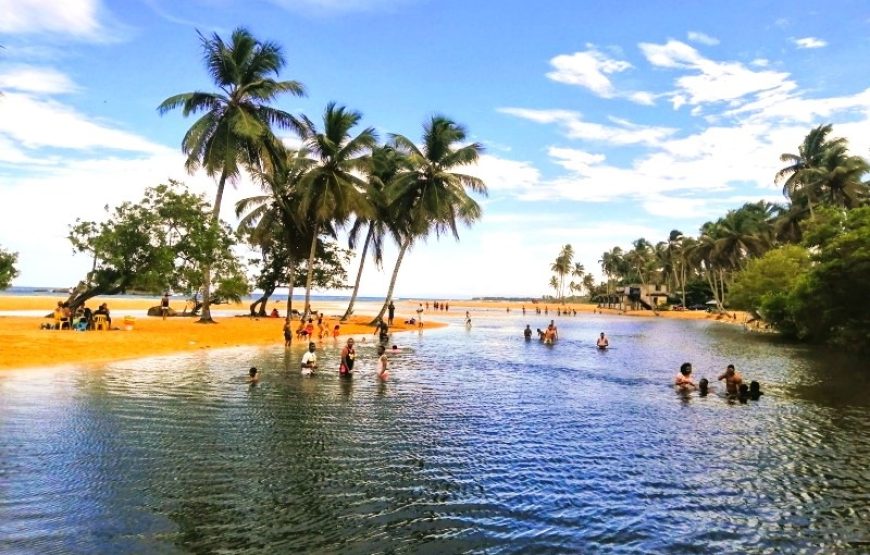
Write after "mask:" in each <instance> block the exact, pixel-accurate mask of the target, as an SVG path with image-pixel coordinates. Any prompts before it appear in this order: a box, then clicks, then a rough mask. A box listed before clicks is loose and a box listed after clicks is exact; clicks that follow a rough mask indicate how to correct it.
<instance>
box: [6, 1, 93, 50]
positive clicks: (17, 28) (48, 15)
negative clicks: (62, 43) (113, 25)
mask: <svg viewBox="0 0 870 555" xmlns="http://www.w3.org/2000/svg"><path fill="white" fill-rule="evenodd" d="M100 12H101V5H100V2H99V0H63V1H62V2H57V1H55V0H0V13H2V14H3V17H0V32H2V33H9V34H32V33H58V34H62V35H72V36H74V37H77V38H83V39H88V40H105V39H106V37H105V29H104V27H103V25H102V23H101V22H100V17H99V15H100Z"/></svg>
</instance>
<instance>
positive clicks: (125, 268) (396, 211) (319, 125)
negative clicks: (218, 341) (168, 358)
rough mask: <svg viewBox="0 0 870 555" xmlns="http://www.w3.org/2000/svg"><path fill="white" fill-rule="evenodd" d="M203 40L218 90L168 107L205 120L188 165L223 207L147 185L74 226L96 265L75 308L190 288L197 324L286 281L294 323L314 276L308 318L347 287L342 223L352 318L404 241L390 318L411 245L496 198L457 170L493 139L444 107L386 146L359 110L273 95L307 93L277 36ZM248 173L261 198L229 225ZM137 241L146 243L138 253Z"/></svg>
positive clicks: (165, 107)
mask: <svg viewBox="0 0 870 555" xmlns="http://www.w3.org/2000/svg"><path fill="white" fill-rule="evenodd" d="M199 37H200V42H201V45H202V51H203V62H204V64H205V66H206V68H207V70H208V72H209V75H210V77H211V79H212V81H213V82H214V84H215V86H216V90H215V91H214V92H202V91H194V92H187V93H182V94H177V95H174V96H171V97H169V98H167V99H166V100H164V101H163V102H162V103H161V104H160V105H159V106H158V112H159V113H160V114H166V113H168V112H171V111H173V110H177V109H180V110H181V113H182V115H183V116H185V117H187V116H194V115H196V116H198V117H197V119H196V120H195V121H194V122H193V124H192V125H191V127H190V128H189V129H188V130H187V132H186V133H185V135H184V137H183V138H182V142H181V148H182V151H183V152H184V154H185V155H186V156H187V159H186V162H185V165H186V168H187V170H188V171H189V172H190V173H193V172H196V171H198V170H202V171H204V172H205V173H206V174H207V175H209V176H210V177H212V178H213V179H215V180H216V184H217V191H216V195H215V198H214V202H213V203H212V204H209V203H208V202H207V201H206V200H205V199H204V198H203V197H202V196H197V195H192V194H191V193H189V192H188V191H187V190H186V188H184V187H183V186H182V185H181V184H179V183H169V184H165V185H160V186H157V187H154V188H150V189H148V190H147V191H146V196H145V199H143V201H142V202H140V203H138V204H132V203H127V204H125V205H122V206H121V207H119V208H118V209H116V210H115V212H114V213H113V214H112V215H111V217H110V218H109V219H108V220H107V221H106V222H103V223H101V224H98V223H96V222H81V221H77V222H76V224H75V225H74V226H73V227H72V230H71V233H70V240H71V241H72V243H73V246H74V249H76V250H77V251H79V252H86V253H89V254H90V255H91V256H93V259H94V263H93V268H92V270H91V271H90V272H89V274H88V276H87V279H86V280H83V282H82V284H81V287H80V288H79V291H78V293H77V294H76V295H74V296H73V298H72V300H71V304H73V305H75V304H78V303H81V302H83V301H84V300H86V299H87V298H90V297H92V296H95V295H97V294H106V293H115V292H123V291H126V290H129V289H131V288H138V289H139V290H145V291H159V290H165V289H173V290H175V291H189V292H191V293H192V294H193V295H194V297H195V298H196V299H197V300H198V302H199V304H201V307H198V308H201V318H200V320H199V321H200V322H212V321H213V319H212V317H211V312H210V305H211V303H212V301H213V300H215V299H223V298H236V299H237V298H238V297H239V296H240V294H244V293H246V292H248V291H249V290H250V285H253V286H255V287H256V288H258V289H260V290H262V291H263V293H264V294H263V295H262V297H261V298H260V299H258V300H257V301H256V302H255V303H254V305H252V307H251V309H252V312H253V311H256V312H257V313H264V312H265V306H266V302H267V300H268V299H269V297H270V296H271V295H272V294H273V293H274V291H275V289H276V288H277V287H282V286H284V287H288V288H289V289H290V295H289V298H288V307H287V309H288V310H287V317H288V318H290V314H291V307H292V304H291V303H292V295H293V290H294V288H295V287H300V286H303V285H304V287H305V302H304V308H303V310H302V314H303V317H304V316H306V315H308V314H309V313H310V311H311V302H310V297H311V290H312V288H314V287H327V288H337V287H344V286H345V280H346V277H347V273H346V270H345V266H346V265H347V263H348V261H349V259H350V256H351V254H352V251H350V250H348V249H344V248H342V247H341V246H339V245H338V243H337V239H338V232H339V230H341V229H343V228H346V229H348V230H349V247H350V249H361V254H360V265H359V268H358V270H357V274H356V279H355V283H354V286H353V291H352V295H351V300H350V302H349V305H348V307H347V310H346V311H345V313H344V316H343V319H346V318H347V317H349V316H350V315H351V314H352V312H353V306H354V303H355V299H356V297H357V294H358V290H359V284H360V279H361V275H362V272H363V269H364V266H365V263H366V260H367V259H368V258H372V260H373V262H374V263H375V264H376V265H377V266H378V267H380V266H381V265H382V264H383V262H384V260H383V253H384V246H385V245H386V243H387V241H389V240H392V241H393V242H395V244H396V245H397V246H398V248H399V251H398V257H397V259H396V261H395V262H394V267H393V272H392V276H391V280H390V284H389V288H388V290H387V291H386V294H385V296H384V304H383V307H382V309H381V312H380V314H379V315H378V317H377V318H380V317H382V316H383V314H384V312H385V311H386V308H387V305H388V304H389V302H390V300H391V298H392V294H393V290H394V288H395V284H396V280H397V277H398V272H399V268H400V265H401V262H402V259H403V258H404V256H405V255H406V254H407V252H408V251H409V250H410V249H412V248H413V247H414V246H415V245H416V244H418V242H419V241H420V240H421V239H424V238H426V237H428V236H430V235H432V234H433V233H434V234H435V235H436V236H439V237H440V236H441V235H442V234H446V233H449V234H452V235H453V236H454V237H455V238H456V239H457V240H458V238H459V233H458V227H459V224H467V225H470V224H472V223H473V222H475V221H477V220H478V219H479V218H480V217H481V214H482V211H481V207H480V205H479V204H478V203H477V202H476V201H475V200H474V198H472V196H471V195H470V193H476V194H481V195H486V194H487V189H486V185H485V183H484V182H483V181H482V180H480V179H478V178H476V177H472V176H470V175H466V174H463V173H460V172H459V171H458V170H459V169H461V168H462V167H463V166H468V165H470V164H474V163H475V162H476V161H477V160H478V157H479V155H480V153H481V152H482V151H483V147H482V145H481V144H479V143H476V142H468V141H467V133H466V130H465V129H464V127H463V126H461V125H459V124H458V123H456V122H454V121H452V120H451V119H449V118H447V117H444V116H441V115H435V116H432V117H431V118H429V119H428V120H426V121H425V123H424V125H423V133H422V137H421V139H420V142H419V143H415V142H414V141H412V140H411V139H409V138H407V137H405V136H403V135H400V134H390V135H388V137H387V138H386V140H385V141H384V142H379V138H378V136H377V134H376V132H375V130H374V129H373V128H372V127H365V128H363V127H362V125H361V121H362V114H361V113H360V112H357V111H355V110H351V109H349V108H347V107H345V106H339V105H337V104H336V103H334V102H331V103H329V104H328V105H327V106H326V108H325V110H324V112H323V114H322V117H321V118H320V119H319V120H318V121H314V120H312V119H310V118H309V117H308V116H306V115H304V114H299V115H296V114H290V113H288V112H286V111H283V110H280V109H278V108H275V107H274V106H272V105H271V104H272V102H273V101H274V100H276V99H277V98H278V97H279V96H281V95H285V94H289V95H293V96H301V95H304V94H305V87H304V85H303V84H302V83H300V82H298V81H290V80H279V79H278V76H279V73H280V70H281V69H282V68H283V67H284V65H285V63H286V60H285V58H284V55H283V52H282V49H281V47H280V46H279V45H278V44H276V43H274V42H270V41H260V40H258V39H256V38H255V37H254V36H253V35H252V34H251V33H250V32H249V31H248V30H247V29H245V28H237V29H236V30H234V31H233V32H232V34H231V36H230V38H229V40H228V41H224V39H223V38H222V37H220V36H219V35H218V34H217V33H214V34H212V35H210V36H205V35H202V34H199ZM277 130H287V131H288V132H290V133H292V134H295V135H296V136H297V137H298V138H299V139H300V140H301V146H299V147H298V148H288V147H287V146H286V145H285V144H284V143H283V142H282V140H281V139H280V138H279V137H278V135H277V134H276V131H277ZM243 172H244V173H247V174H248V175H250V176H252V177H253V179H254V181H255V182H256V183H258V184H259V185H260V187H261V189H262V194H260V195H257V196H253V197H249V198H246V199H243V200H241V201H240V202H238V203H237V205H236V206H235V212H236V215H237V216H238V217H239V219H240V220H239V221H240V224H239V227H238V229H237V230H230V229H228V228H227V226H226V224H225V223H224V222H222V220H221V219H220V214H221V208H222V206H221V205H222V198H223V194H224V190H225V187H226V184H227V183H232V182H234V181H237V180H238V179H239V178H240V177H241V176H242V173H243ZM149 210H150V213H149ZM122 228H123V229H122ZM140 232H141V234H140V235H137V233H140ZM239 240H241V241H243V242H245V243H246V244H247V245H249V246H250V247H253V248H254V249H256V251H257V252H258V253H259V255H260V256H259V259H257V260H252V261H249V262H251V263H253V264H254V265H255V266H257V268H258V271H257V275H256V277H255V278H254V280H253V283H252V284H248V282H247V281H246V280H245V278H244V271H243V264H242V263H241V262H240V261H239V260H238V259H237V258H236V257H235V256H234V255H233V248H234V247H235V245H236V242H237V241H239ZM130 247H132V248H130ZM136 247H142V248H141V249H140V250H139V251H137V252H135V253H134V251H136ZM122 251H124V252H122ZM146 251H148V254H147V256H146V255H145V252H146ZM137 255H141V256H137ZM214 288H216V289H214ZM213 289H214V290H213ZM377 318H376V319H377Z"/></svg>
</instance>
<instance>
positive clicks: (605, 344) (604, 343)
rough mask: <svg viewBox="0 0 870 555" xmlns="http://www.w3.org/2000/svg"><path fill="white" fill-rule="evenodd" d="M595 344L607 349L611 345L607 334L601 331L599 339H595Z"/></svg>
mask: <svg viewBox="0 0 870 555" xmlns="http://www.w3.org/2000/svg"><path fill="white" fill-rule="evenodd" d="M595 344H596V345H597V346H598V348H599V349H606V348H607V347H609V346H610V341H608V340H607V336H606V335H604V332H601V335H599V336H598V340H597V341H595Z"/></svg>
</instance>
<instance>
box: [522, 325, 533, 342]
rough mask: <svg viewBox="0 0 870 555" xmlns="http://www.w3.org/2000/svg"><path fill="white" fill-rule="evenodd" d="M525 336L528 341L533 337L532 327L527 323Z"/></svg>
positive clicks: (524, 331)
mask: <svg viewBox="0 0 870 555" xmlns="http://www.w3.org/2000/svg"><path fill="white" fill-rule="evenodd" d="M523 337H524V338H525V340H526V341H529V340H531V339H532V328H531V327H529V325H528V324H526V329H524V330H523Z"/></svg>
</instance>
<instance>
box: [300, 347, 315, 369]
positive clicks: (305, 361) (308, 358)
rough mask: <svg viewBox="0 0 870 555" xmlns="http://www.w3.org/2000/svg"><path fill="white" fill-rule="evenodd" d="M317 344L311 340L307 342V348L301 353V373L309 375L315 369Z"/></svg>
mask: <svg viewBox="0 0 870 555" xmlns="http://www.w3.org/2000/svg"><path fill="white" fill-rule="evenodd" d="M316 350H317V345H315V344H314V342H313V341H312V342H311V343H309V344H308V350H307V351H305V354H304V355H302V375H303V376H310V375H311V374H313V373H314V371H315V370H317V353H316V352H315V351H316Z"/></svg>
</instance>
